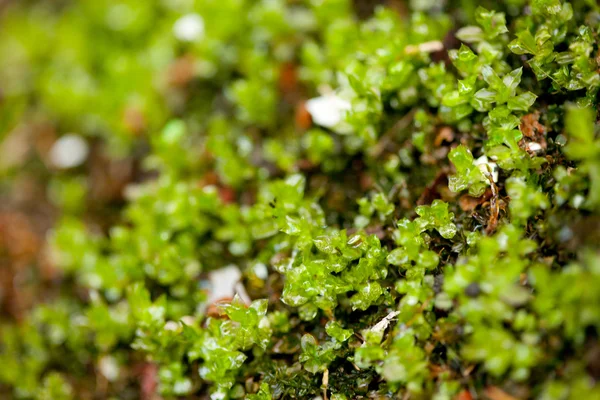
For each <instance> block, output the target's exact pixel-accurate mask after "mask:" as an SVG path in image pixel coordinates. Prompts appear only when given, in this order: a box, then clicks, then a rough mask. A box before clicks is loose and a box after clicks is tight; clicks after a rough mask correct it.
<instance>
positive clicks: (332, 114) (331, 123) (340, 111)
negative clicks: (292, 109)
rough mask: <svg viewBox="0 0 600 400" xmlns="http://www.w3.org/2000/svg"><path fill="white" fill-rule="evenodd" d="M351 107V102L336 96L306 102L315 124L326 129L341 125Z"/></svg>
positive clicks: (326, 96) (316, 98) (321, 97)
mask: <svg viewBox="0 0 600 400" xmlns="http://www.w3.org/2000/svg"><path fill="white" fill-rule="evenodd" d="M350 107H351V105H350V102H348V101H347V100H344V99H341V98H339V97H338V96H336V95H325V96H320V97H315V98H312V99H310V100H308V101H307V102H306V109H307V110H308V112H309V113H310V115H311V117H312V119H313V122H314V123H315V124H317V125H320V126H324V127H325V128H333V127H335V126H336V125H337V124H339V123H340V122H341V121H342V119H343V118H344V113H345V111H347V110H350Z"/></svg>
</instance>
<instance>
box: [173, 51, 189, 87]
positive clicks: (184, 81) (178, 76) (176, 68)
mask: <svg viewBox="0 0 600 400" xmlns="http://www.w3.org/2000/svg"><path fill="white" fill-rule="evenodd" d="M195 73H196V67H195V60H194V57H193V56H192V55H190V54H186V55H184V56H182V57H179V58H178V59H176V60H175V61H173V62H172V63H171V65H169V68H168V70H167V83H168V84H169V85H170V86H174V87H184V86H187V85H188V84H189V83H190V81H191V80H192V79H193V78H194V75H195Z"/></svg>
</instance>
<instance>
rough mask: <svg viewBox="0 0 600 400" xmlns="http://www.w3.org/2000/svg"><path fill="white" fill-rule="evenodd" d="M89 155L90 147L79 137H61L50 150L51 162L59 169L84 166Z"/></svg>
mask: <svg viewBox="0 0 600 400" xmlns="http://www.w3.org/2000/svg"><path fill="white" fill-rule="evenodd" d="M88 153H89V149H88V145H87V143H86V141H85V140H83V138H82V137H81V136H79V135H75V134H73V133H69V134H67V135H64V136H61V137H60V138H59V139H58V140H57V141H56V142H54V145H52V148H51V149H50V154H49V155H50V162H51V163H52V165H54V166H55V167H57V168H72V167H76V166H78V165H81V164H83V162H84V161H85V160H86V158H87V156H88Z"/></svg>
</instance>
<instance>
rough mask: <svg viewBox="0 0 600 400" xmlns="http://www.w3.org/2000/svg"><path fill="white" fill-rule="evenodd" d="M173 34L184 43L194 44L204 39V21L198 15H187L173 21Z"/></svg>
mask: <svg viewBox="0 0 600 400" xmlns="http://www.w3.org/2000/svg"><path fill="white" fill-rule="evenodd" d="M173 34H174V35H175V37H176V38H177V39H179V40H181V41H184V42H194V41H196V40H200V39H202V38H203V37H204V20H203V19H202V17H201V16H200V15H199V14H187V15H184V16H182V17H181V18H179V19H178V20H177V21H175V24H174V25H173Z"/></svg>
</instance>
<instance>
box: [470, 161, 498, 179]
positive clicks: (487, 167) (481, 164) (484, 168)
mask: <svg viewBox="0 0 600 400" xmlns="http://www.w3.org/2000/svg"><path fill="white" fill-rule="evenodd" d="M475 165H476V166H477V167H478V168H479V169H480V170H481V172H483V174H484V175H485V176H490V171H491V176H492V180H493V181H494V182H498V164H496V163H495V162H493V161H489V160H488V158H487V157H486V156H481V157H479V158H478V159H477V160H475Z"/></svg>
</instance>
